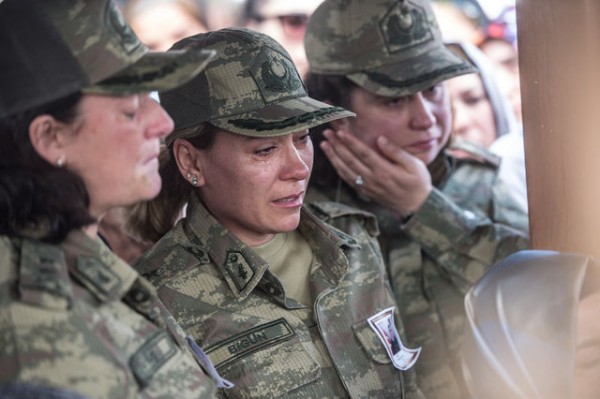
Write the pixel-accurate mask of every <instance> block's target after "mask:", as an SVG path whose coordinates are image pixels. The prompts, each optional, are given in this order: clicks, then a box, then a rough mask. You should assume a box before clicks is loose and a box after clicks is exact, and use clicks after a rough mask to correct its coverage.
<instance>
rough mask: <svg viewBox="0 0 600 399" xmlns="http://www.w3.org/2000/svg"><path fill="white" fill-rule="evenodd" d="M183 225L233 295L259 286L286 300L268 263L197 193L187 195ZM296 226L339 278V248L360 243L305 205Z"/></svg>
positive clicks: (342, 264) (328, 270) (343, 263)
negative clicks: (185, 215)
mask: <svg viewBox="0 0 600 399" xmlns="http://www.w3.org/2000/svg"><path fill="white" fill-rule="evenodd" d="M183 229H184V230H185V231H186V235H187V236H188V237H190V238H191V240H192V241H196V245H199V246H200V247H201V248H199V249H201V250H203V251H205V252H206V253H207V254H208V256H209V257H210V259H211V260H212V261H213V262H214V263H215V265H216V266H217V269H218V270H219V272H220V273H221V275H222V276H223V278H224V279H225V281H227V284H228V286H229V288H230V289H231V291H232V293H233V294H234V295H235V296H236V297H241V298H245V297H246V296H248V295H249V294H250V292H252V291H253V290H254V289H255V288H256V287H260V288H261V289H262V290H263V291H265V292H267V293H268V294H269V295H271V296H273V297H274V298H275V299H277V300H278V301H280V302H282V303H286V304H287V303H288V302H289V301H286V298H285V292H284V290H283V286H282V284H281V282H280V281H279V280H278V279H277V277H275V276H274V275H273V274H271V272H270V271H269V270H268V268H269V265H268V263H266V262H265V260H264V259H262V258H261V257H260V256H258V255H257V254H256V253H255V252H254V251H253V250H252V249H251V248H250V247H248V246H247V245H246V244H244V243H243V242H241V241H240V240H239V239H238V238H237V237H235V236H234V235H233V234H231V232H229V230H227V229H226V228H225V227H224V226H223V225H222V224H221V223H220V222H219V221H217V220H216V219H215V217H214V216H212V214H211V213H210V212H209V211H208V209H206V207H205V206H204V205H203V204H202V202H201V201H200V200H199V199H198V198H197V197H196V195H192V196H191V197H190V201H189V204H188V211H187V217H186V219H185V220H184V221H183ZM299 229H300V232H301V233H302V234H303V235H304V237H306V238H307V240H308V242H309V245H310V247H311V248H312V249H313V251H317V252H318V256H319V259H320V261H321V265H322V267H323V269H325V272H326V273H327V274H329V275H330V276H331V278H332V280H334V281H335V282H337V281H339V279H341V277H342V276H343V275H344V274H345V273H346V271H347V260H346V257H345V256H344V253H343V252H342V251H341V248H344V247H348V248H349V247H360V246H359V244H358V243H357V242H356V240H354V239H353V238H352V237H350V236H348V235H347V234H345V233H343V232H342V231H340V230H337V229H334V228H333V227H331V226H329V225H326V224H324V223H323V222H322V221H321V220H319V219H318V218H317V217H316V216H314V215H313V214H312V213H311V212H310V211H308V210H307V209H306V208H304V207H303V208H302V210H301V216H300V226H299Z"/></svg>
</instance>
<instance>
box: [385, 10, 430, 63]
mask: <svg viewBox="0 0 600 399" xmlns="http://www.w3.org/2000/svg"><path fill="white" fill-rule="evenodd" d="M429 24H430V22H429V21H428V20H427V13H426V11H425V10H424V9H423V8H422V7H421V6H419V5H417V4H414V3H412V2H410V1H405V2H397V3H395V4H394V5H393V6H392V7H391V8H390V9H389V10H388V12H387V13H385V15H384V17H383V18H382V19H381V21H379V29H380V30H381V33H382V37H383V38H384V40H385V43H386V45H387V48H388V50H389V51H390V52H392V53H393V52H396V51H400V50H402V49H404V48H406V47H411V46H415V45H417V44H421V43H423V42H426V41H429V40H433V39H434V37H433V33H432V30H431V29H430V28H431V27H430V25H429Z"/></svg>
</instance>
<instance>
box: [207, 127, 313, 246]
mask: <svg viewBox="0 0 600 399" xmlns="http://www.w3.org/2000/svg"><path fill="white" fill-rule="evenodd" d="M195 152H197V159H198V161H197V163H198V167H199V170H200V171H201V176H198V183H199V184H198V186H199V187H200V191H199V195H200V197H201V199H202V201H203V203H204V204H205V205H206V207H207V208H208V209H209V211H210V212H211V213H212V214H213V215H214V216H215V218H216V219H217V220H219V222H220V223H221V224H223V225H224V226H225V227H226V228H227V229H229V231H231V232H232V233H233V234H234V235H236V236H237V237H238V238H239V239H240V240H241V241H242V242H244V243H245V244H247V245H250V246H256V245H260V244H263V243H266V242H268V241H270V240H271V238H272V237H273V235H274V234H277V233H282V232H289V231H293V230H295V229H296V228H297V227H298V224H299V223H300V208H301V207H302V204H303V201H304V195H305V192H306V187H307V186H308V179H309V177H310V172H311V170H312V164H313V145H312V141H311V139H310V136H309V134H308V131H300V132H297V133H293V134H288V135H284V136H279V137H258V138H256V137H247V136H242V135H238V134H233V133H229V132H225V131H219V132H218V133H217V134H216V137H215V142H214V143H213V145H212V146H211V147H210V148H209V149H206V150H202V149H195Z"/></svg>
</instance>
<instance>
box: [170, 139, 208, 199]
mask: <svg viewBox="0 0 600 399" xmlns="http://www.w3.org/2000/svg"><path fill="white" fill-rule="evenodd" d="M173 155H174V156H175V162H177V168H178V169H179V173H181V175H182V176H183V177H184V178H185V179H186V180H187V181H188V182H190V184H191V185H193V186H194V187H200V186H203V185H204V184H206V179H205V178H204V170H203V167H202V162H200V161H201V159H200V158H201V154H200V150H198V149H197V148H196V147H194V146H193V145H192V143H190V142H189V141H187V140H184V139H175V142H174V143H173Z"/></svg>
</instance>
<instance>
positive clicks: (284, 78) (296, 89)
mask: <svg viewBox="0 0 600 399" xmlns="http://www.w3.org/2000/svg"><path fill="white" fill-rule="evenodd" d="M250 74H251V75H252V78H253V79H254V81H255V82H256V86H257V87H258V89H259V90H260V93H261V95H262V97H263V99H264V100H265V102H266V103H271V102H273V101H281V100H282V99H285V98H287V97H298V96H300V95H304V94H305V92H304V88H303V85H302V80H301V79H300V76H299V75H298V73H297V72H296V68H294V65H293V64H292V62H291V61H290V60H288V59H287V58H286V57H285V56H284V55H283V54H281V53H279V52H278V51H276V50H273V49H271V48H266V47H263V48H262V49H261V50H260V53H259V54H258V55H257V56H256V59H255V60H254V63H253V65H252V68H251V69H250Z"/></svg>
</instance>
